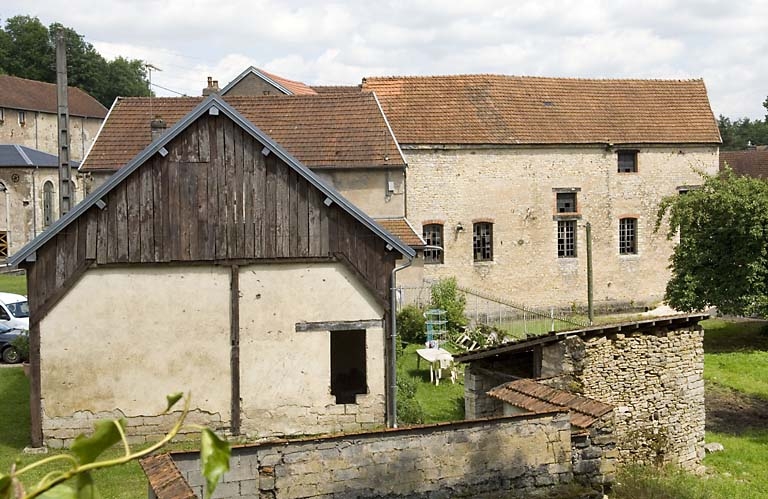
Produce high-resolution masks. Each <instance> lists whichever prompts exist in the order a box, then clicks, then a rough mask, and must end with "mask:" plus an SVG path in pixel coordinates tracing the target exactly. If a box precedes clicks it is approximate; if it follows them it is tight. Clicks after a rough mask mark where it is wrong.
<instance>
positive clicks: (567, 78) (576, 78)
mask: <svg viewBox="0 0 768 499" xmlns="http://www.w3.org/2000/svg"><path fill="white" fill-rule="evenodd" d="M472 77H486V78H487V77H491V78H509V79H514V78H517V79H523V80H526V79H529V80H565V81H599V82H610V81H619V82H633V81H635V82H649V81H658V82H703V81H704V78H703V77H698V78H585V77H579V76H539V75H509V74H500V73H459V74H443V75H401V76H397V75H392V76H366V77H363V84H365V83H366V82H367V81H369V80H417V79H423V80H427V79H439V78H472Z"/></svg>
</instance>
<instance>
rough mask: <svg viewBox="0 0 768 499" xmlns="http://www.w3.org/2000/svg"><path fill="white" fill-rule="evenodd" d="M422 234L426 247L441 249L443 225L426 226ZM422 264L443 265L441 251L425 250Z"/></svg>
mask: <svg viewBox="0 0 768 499" xmlns="http://www.w3.org/2000/svg"><path fill="white" fill-rule="evenodd" d="M422 234H423V235H424V241H426V243H427V245H428V246H440V247H441V248H442V247H443V224H426V225H424V227H423V229H422ZM424 263H443V250H441V249H425V250H424Z"/></svg>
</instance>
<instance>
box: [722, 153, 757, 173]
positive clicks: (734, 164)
mask: <svg viewBox="0 0 768 499" xmlns="http://www.w3.org/2000/svg"><path fill="white" fill-rule="evenodd" d="M726 163H727V164H728V166H730V167H731V169H732V170H733V172H734V173H736V174H737V175H748V176H750V177H755V178H765V179H768V150H750V151H720V170H723V169H724V168H725V164H726Z"/></svg>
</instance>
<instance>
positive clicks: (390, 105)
mask: <svg viewBox="0 0 768 499" xmlns="http://www.w3.org/2000/svg"><path fill="white" fill-rule="evenodd" d="M363 90H364V91H366V90H368V91H375V92H376V94H377V95H378V97H379V100H380V101H381V104H382V107H383V108H384V112H385V114H386V115H387V118H388V119H389V121H390V123H391V124H392V128H393V130H394V132H395V135H396V137H397V139H398V141H399V142H400V143H401V144H489V145H494V144H509V145H513V144H593V143H616V144H622V143H624V144H641V143H713V144H714V143H719V142H720V134H719V132H718V128H717V123H716V122H715V118H714V116H713V114H712V110H711V108H710V106H709V100H708V98H707V91H706V88H705V86H704V82H703V81H702V80H589V79H570V78H540V77H521V76H499V75H458V76H424V77H374V78H365V79H363Z"/></svg>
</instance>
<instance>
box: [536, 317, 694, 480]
mask: <svg viewBox="0 0 768 499" xmlns="http://www.w3.org/2000/svg"><path fill="white" fill-rule="evenodd" d="M703 339H704V334H703V330H702V329H701V327H700V326H695V327H692V328H687V329H680V330H674V331H667V330H666V328H665V327H663V326H660V327H657V328H656V329H655V330H653V331H651V332H650V333H646V334H643V333H626V334H615V335H612V336H609V337H604V336H600V337H594V338H586V339H581V338H576V337H571V338H569V339H568V341H564V342H561V343H560V344H559V345H557V344H556V345H554V346H551V347H545V348H544V350H545V352H544V355H543V356H542V357H543V358H545V359H546V358H547V357H549V358H550V359H553V358H554V357H555V356H552V355H548V354H547V352H546V351H547V350H551V349H558V350H560V351H561V352H562V355H563V357H562V358H563V362H562V363H561V364H560V365H557V363H556V362H554V361H552V362H549V363H543V365H542V376H543V377H547V376H556V375H563V374H565V375H566V376H565V379H567V380H568V381H566V382H565V384H568V385H570V386H571V387H580V388H581V391H582V393H583V394H584V395H585V396H587V397H591V398H594V399H597V400H600V401H602V402H605V403H608V404H612V405H614V406H616V409H615V433H616V442H617V446H618V449H619V458H620V460H621V461H623V462H634V463H638V462H640V463H659V464H661V463H677V464H679V465H680V466H682V467H683V468H686V469H696V468H698V467H699V466H700V463H701V458H702V457H703V453H704V450H703V446H704V379H703V373H704V347H703ZM564 347H565V348H564ZM551 353H552V352H550V354H551Z"/></svg>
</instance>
